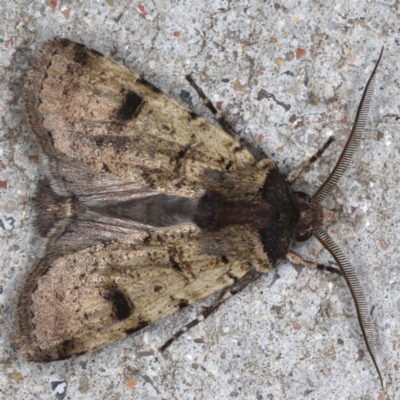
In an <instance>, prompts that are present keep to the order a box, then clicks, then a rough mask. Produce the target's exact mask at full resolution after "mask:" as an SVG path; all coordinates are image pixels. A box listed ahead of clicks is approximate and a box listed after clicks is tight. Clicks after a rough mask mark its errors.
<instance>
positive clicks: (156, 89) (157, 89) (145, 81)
mask: <svg viewBox="0 0 400 400" xmlns="http://www.w3.org/2000/svg"><path fill="white" fill-rule="evenodd" d="M138 82H139V83H142V84H143V85H146V86H148V87H149V88H150V89H152V90H154V91H155V92H156V93H162V90H161V89H159V88H158V87H157V86H154V85H153V84H152V83H151V82H149V81H148V80H147V79H145V78H143V77H140V79H139V80H138Z"/></svg>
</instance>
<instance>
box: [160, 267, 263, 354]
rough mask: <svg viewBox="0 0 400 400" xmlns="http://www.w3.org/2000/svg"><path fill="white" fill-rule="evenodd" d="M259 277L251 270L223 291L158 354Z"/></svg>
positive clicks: (258, 273)
mask: <svg viewBox="0 0 400 400" xmlns="http://www.w3.org/2000/svg"><path fill="white" fill-rule="evenodd" d="M259 276H260V272H258V271H257V270H256V269H255V268H252V269H251V270H250V271H249V272H247V274H246V275H245V276H243V277H242V278H241V279H239V280H238V281H237V282H235V283H234V284H233V285H232V286H229V287H227V288H226V289H224V290H223V291H222V292H221V294H220V295H219V296H218V298H217V300H216V301H215V302H214V304H211V306H209V307H206V309H205V311H204V312H203V313H201V314H200V315H199V316H198V317H197V318H196V319H194V320H192V321H191V322H189V323H188V324H187V325H185V326H184V327H183V328H182V329H180V330H179V331H177V332H176V333H175V334H174V335H173V336H172V337H170V338H169V339H168V340H167V341H166V342H165V343H164V344H163V345H162V346H161V347H160V348H159V351H160V352H164V351H165V350H166V349H167V348H168V347H169V346H170V345H171V344H172V343H173V342H175V340H177V339H179V338H180V337H181V336H182V335H183V334H184V333H186V332H188V331H189V330H190V329H191V328H193V327H194V326H196V325H198V324H199V323H200V322H202V321H204V320H205V319H206V318H208V317H209V316H210V315H211V314H213V313H214V312H215V311H217V310H218V308H219V307H220V306H221V305H222V304H223V303H225V301H226V300H228V299H229V298H230V297H232V296H234V295H235V294H237V293H239V292H241V291H242V290H243V289H245V288H246V287H247V286H248V285H249V283H251V282H253V281H255V280H256V279H257V278H258V277H259Z"/></svg>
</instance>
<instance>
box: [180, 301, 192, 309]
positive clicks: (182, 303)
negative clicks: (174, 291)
mask: <svg viewBox="0 0 400 400" xmlns="http://www.w3.org/2000/svg"><path fill="white" fill-rule="evenodd" d="M188 305H189V302H188V301H187V300H185V299H182V300H180V301H179V304H178V307H179V308H180V309H183V308H186V307H187V306H188Z"/></svg>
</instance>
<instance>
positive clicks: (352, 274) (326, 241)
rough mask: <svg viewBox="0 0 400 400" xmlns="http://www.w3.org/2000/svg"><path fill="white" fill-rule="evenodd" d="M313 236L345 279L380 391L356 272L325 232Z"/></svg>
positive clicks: (366, 312) (364, 307)
mask: <svg viewBox="0 0 400 400" xmlns="http://www.w3.org/2000/svg"><path fill="white" fill-rule="evenodd" d="M313 234H314V236H315V237H316V238H317V239H318V240H319V242H320V243H321V244H322V245H323V246H324V247H325V249H327V250H328V251H329V253H331V255H332V257H333V258H334V259H335V261H336V262H337V264H338V265H339V268H340V270H341V271H342V273H343V275H344V278H345V279H346V283H347V286H348V287H349V289H350V293H351V296H352V297H353V300H354V303H355V306H356V310H357V317H358V322H359V324H360V327H361V331H362V334H363V337H364V341H365V344H366V346H367V349H368V353H369V355H370V356H371V359H372V362H373V363H374V366H375V369H376V372H377V373H378V376H379V380H380V381H381V385H382V389H383V388H384V387H383V378H382V375H381V372H380V370H379V367H378V362H377V357H376V352H375V347H374V346H375V345H374V340H375V332H374V330H373V328H372V322H371V319H370V317H369V311H368V306H367V301H366V298H365V295H364V291H363V289H362V287H361V285H360V282H359V281H358V278H357V275H356V271H355V269H354V267H353V266H352V265H351V264H350V262H349V261H348V260H347V258H346V256H345V255H344V254H343V253H342V251H341V250H340V248H339V247H338V246H337V245H336V243H335V242H334V241H333V239H332V238H331V237H330V236H329V235H328V233H327V232H325V230H324V229H322V228H318V229H316V230H315V231H314V230H313Z"/></svg>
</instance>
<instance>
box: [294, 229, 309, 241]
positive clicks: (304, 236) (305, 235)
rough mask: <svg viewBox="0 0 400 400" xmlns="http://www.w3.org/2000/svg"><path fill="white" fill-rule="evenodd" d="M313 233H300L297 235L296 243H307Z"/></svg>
mask: <svg viewBox="0 0 400 400" xmlns="http://www.w3.org/2000/svg"><path fill="white" fill-rule="evenodd" d="M311 235H312V233H310V232H308V231H299V232H297V233H296V241H297V242H305V241H306V240H308V239H309V238H310V237H311Z"/></svg>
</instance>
